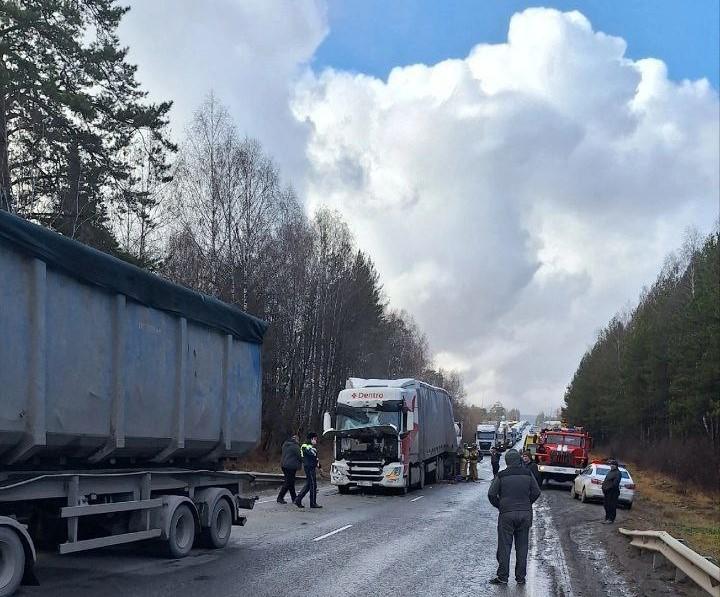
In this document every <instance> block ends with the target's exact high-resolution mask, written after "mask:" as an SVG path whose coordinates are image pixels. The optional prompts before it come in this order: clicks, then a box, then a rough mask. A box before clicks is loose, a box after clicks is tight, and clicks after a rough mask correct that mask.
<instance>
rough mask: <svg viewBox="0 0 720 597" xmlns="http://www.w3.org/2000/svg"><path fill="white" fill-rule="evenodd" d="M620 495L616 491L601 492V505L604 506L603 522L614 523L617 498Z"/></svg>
mask: <svg viewBox="0 0 720 597" xmlns="http://www.w3.org/2000/svg"><path fill="white" fill-rule="evenodd" d="M619 497H620V493H619V492H617V491H608V492H603V505H604V506H605V520H609V521H611V522H615V515H616V514H617V505H618V498H619Z"/></svg>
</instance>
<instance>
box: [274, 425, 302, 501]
mask: <svg viewBox="0 0 720 597" xmlns="http://www.w3.org/2000/svg"><path fill="white" fill-rule="evenodd" d="M280 468H282V472H283V476H284V477H285V482H284V483H283V486H282V487H281V488H280V493H278V496H277V502H278V504H287V502H286V501H285V494H286V493H288V492H289V493H290V499H291V500H292V501H293V502H294V501H295V498H297V495H296V494H295V475H297V472H298V470H300V469H301V468H302V454H301V453H300V438H299V437H298V434H297V433H293V435H292V437H291V438H290V439H288V440H285V442H284V443H283V445H282V459H281V460H280Z"/></svg>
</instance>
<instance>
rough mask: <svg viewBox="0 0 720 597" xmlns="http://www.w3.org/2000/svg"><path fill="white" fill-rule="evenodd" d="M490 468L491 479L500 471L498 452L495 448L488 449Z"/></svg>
mask: <svg viewBox="0 0 720 597" xmlns="http://www.w3.org/2000/svg"><path fill="white" fill-rule="evenodd" d="M490 466H492V472H493V478H495V477H497V474H498V471H499V470H500V452H498V451H497V448H496V447H495V446H493V447H492V448H490Z"/></svg>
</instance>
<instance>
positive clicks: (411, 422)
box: [405, 410, 415, 431]
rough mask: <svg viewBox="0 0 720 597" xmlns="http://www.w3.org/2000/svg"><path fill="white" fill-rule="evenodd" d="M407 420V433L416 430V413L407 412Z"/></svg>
mask: <svg viewBox="0 0 720 597" xmlns="http://www.w3.org/2000/svg"><path fill="white" fill-rule="evenodd" d="M405 420H406V423H405V427H406V429H405V431H412V430H413V429H415V413H414V412H413V411H411V410H409V411H407V417H406V419H405Z"/></svg>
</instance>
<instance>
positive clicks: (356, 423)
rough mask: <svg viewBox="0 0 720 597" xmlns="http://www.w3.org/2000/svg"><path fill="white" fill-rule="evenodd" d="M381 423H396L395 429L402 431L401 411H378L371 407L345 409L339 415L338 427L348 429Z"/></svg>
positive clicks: (374, 425)
mask: <svg viewBox="0 0 720 597" xmlns="http://www.w3.org/2000/svg"><path fill="white" fill-rule="evenodd" d="M381 425H394V426H395V429H397V430H398V431H400V430H401V429H400V413H399V412H386V411H377V410H373V409H370V408H354V409H352V410H351V409H344V411H343V413H342V414H338V416H337V425H336V429H337V430H338V431H348V430H350V429H364V428H367V427H379V426H381Z"/></svg>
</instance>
